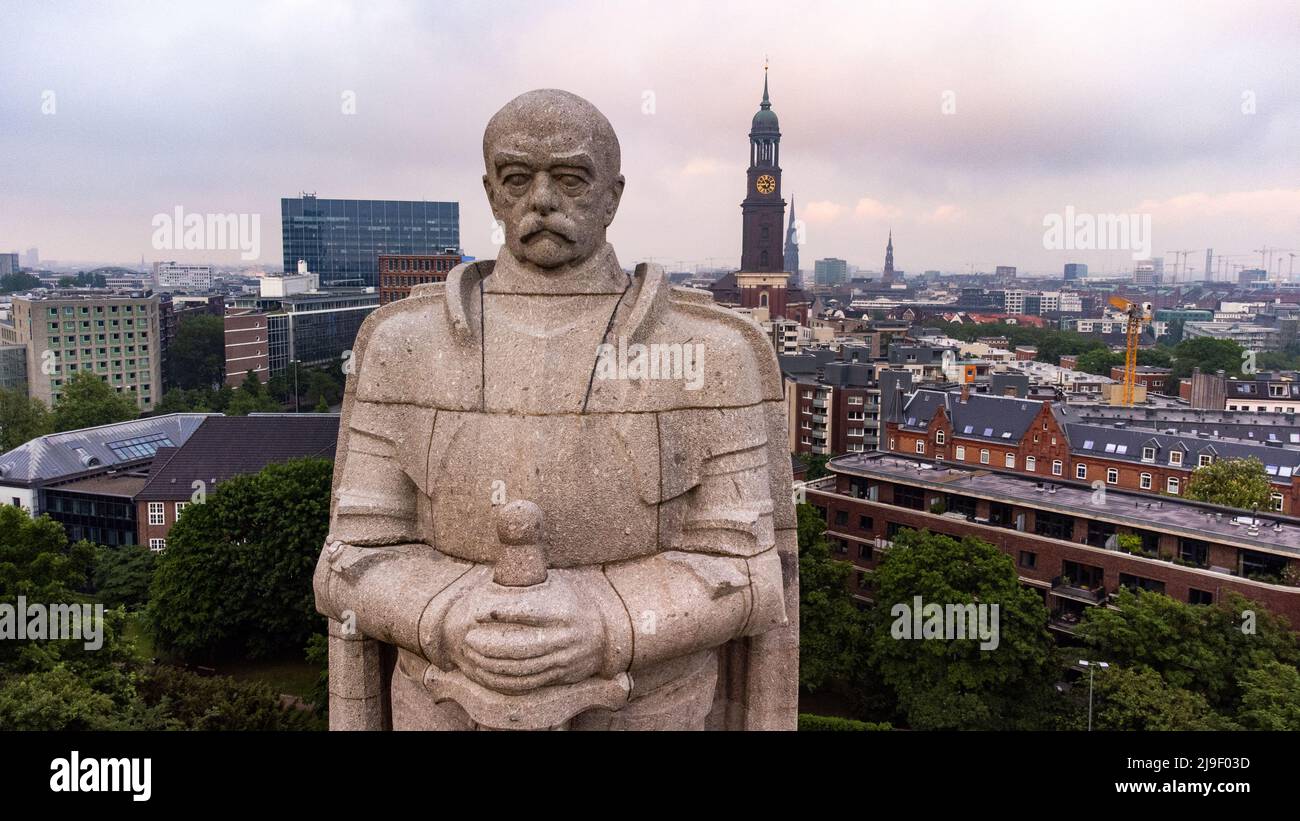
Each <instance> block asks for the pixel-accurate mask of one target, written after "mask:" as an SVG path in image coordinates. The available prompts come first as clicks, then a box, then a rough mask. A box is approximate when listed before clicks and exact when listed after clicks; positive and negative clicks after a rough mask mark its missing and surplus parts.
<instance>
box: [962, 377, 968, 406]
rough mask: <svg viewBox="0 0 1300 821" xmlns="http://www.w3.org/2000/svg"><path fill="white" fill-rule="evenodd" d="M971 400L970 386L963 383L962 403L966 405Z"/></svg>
mask: <svg viewBox="0 0 1300 821" xmlns="http://www.w3.org/2000/svg"><path fill="white" fill-rule="evenodd" d="M969 400H970V384H969V383H966V382H963V383H962V385H961V403H962V404H963V405H964V404H966V402H967V401H969Z"/></svg>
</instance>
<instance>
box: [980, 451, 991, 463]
mask: <svg viewBox="0 0 1300 821" xmlns="http://www.w3.org/2000/svg"><path fill="white" fill-rule="evenodd" d="M988 463H989V452H988V449H987V448H980V464H981V465H987V464H988Z"/></svg>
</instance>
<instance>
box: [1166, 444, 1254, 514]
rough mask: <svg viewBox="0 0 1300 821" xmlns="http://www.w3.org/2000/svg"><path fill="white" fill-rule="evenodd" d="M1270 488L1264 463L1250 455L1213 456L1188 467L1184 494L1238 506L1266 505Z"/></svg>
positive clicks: (1229, 505)
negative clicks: (1192, 469)
mask: <svg viewBox="0 0 1300 821" xmlns="http://www.w3.org/2000/svg"><path fill="white" fill-rule="evenodd" d="M1272 492H1273V487H1272V485H1270V484H1269V481H1268V472H1267V471H1266V470H1265V469H1264V463H1263V462H1261V461H1260V460H1259V459H1257V458H1255V457H1254V456H1251V457H1249V458H1247V459H1215V460H1214V461H1213V462H1210V464H1208V465H1202V466H1200V467H1198V468H1197V469H1196V470H1194V471H1192V477H1191V479H1189V480H1188V482H1187V498H1189V499H1196V500H1197V501H1201V502H1211V503H1213V504H1216V505H1226V506H1228V507H1236V508H1241V509H1242V510H1256V509H1259V508H1267V507H1268V505H1269V496H1270V495H1271V494H1272Z"/></svg>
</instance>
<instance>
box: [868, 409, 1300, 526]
mask: <svg viewBox="0 0 1300 821" xmlns="http://www.w3.org/2000/svg"><path fill="white" fill-rule="evenodd" d="M882 440H883V443H884V444H883V446H882V448H881V449H882V450H886V451H890V452H893V453H898V454H904V455H907V456H910V457H914V458H920V459H926V460H938V461H949V462H955V463H959V464H965V465H972V466H983V467H987V468H989V469H997V470H1007V471H1013V472H1019V473H1024V474H1026V475H1032V476H1034V477H1036V478H1039V479H1045V480H1049V481H1052V480H1071V481H1079V482H1086V483H1092V484H1097V485H1099V486H1101V487H1107V488H1114V489H1116V490H1131V491H1137V492H1141V493H1149V494H1153V495H1156V494H1164V495H1169V496H1179V495H1181V494H1182V493H1183V492H1184V491H1185V490H1186V489H1187V482H1188V480H1189V479H1190V478H1191V475H1192V471H1193V470H1195V469H1196V468H1197V467H1200V466H1201V465H1208V464H1210V463H1211V462H1213V461H1214V460H1216V459H1221V458H1248V457H1252V456H1253V457H1255V458H1257V459H1259V460H1260V461H1261V462H1263V463H1264V465H1265V468H1266V470H1267V471H1268V474H1269V481H1270V483H1271V484H1272V487H1273V494H1272V497H1271V499H1270V508H1271V509H1272V510H1273V511H1275V512H1279V513H1285V514H1297V515H1300V450H1294V449H1289V448H1283V447H1280V446H1274V445H1271V444H1265V443H1260V442H1247V441H1244V440H1234V439H1227V438H1223V437H1212V436H1211V435H1210V434H1209V433H1201V434H1198V435H1195V436H1189V435H1185V434H1178V433H1169V432H1163V433H1162V432H1157V431H1154V430H1142V429H1138V428H1129V427H1127V426H1126V425H1124V424H1123V423H1121V424H1119V425H1105V424H1099V423H1081V422H1070V421H1068V420H1067V419H1066V416H1065V413H1064V412H1063V411H1061V410H1060V409H1058V408H1056V407H1055V406H1054V405H1053V404H1052V403H1050V402H1046V401H1037V400H1028V399H1015V398H1011V397H1003V396H985V395H977V394H972V395H969V396H964V395H958V394H955V393H948V392H944V391H936V390H918V391H916V392H915V393H913V394H912V395H911V397H910V398H908V399H907V400H906V402H905V403H904V404H903V406H902V411H901V412H900V414H899V416H898V418H897V419H894V420H888V419H887V420H885V434H884V435H883V437H882Z"/></svg>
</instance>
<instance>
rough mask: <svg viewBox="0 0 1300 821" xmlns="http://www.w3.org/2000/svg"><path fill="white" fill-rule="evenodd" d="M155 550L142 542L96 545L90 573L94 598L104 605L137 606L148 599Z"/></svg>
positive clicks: (155, 554)
mask: <svg viewBox="0 0 1300 821" xmlns="http://www.w3.org/2000/svg"><path fill="white" fill-rule="evenodd" d="M157 556H158V554H157V553H154V552H153V551H152V550H150V549H149V548H147V547H145V546H143V545H121V546H119V547H104V546H102V545H101V546H99V547H98V549H97V550H96V553H95V569H94V575H93V583H94V590H95V594H96V598H97V599H98V600H99V601H101V602H103V603H104V604H105V605H107V606H108V607H117V606H119V605H125V606H126V607H131V608H134V607H140V606H141V605H143V604H145V603H146V602H148V601H149V583H150V582H151V581H152V580H153V568H154V562H155V561H156V560H157Z"/></svg>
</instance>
